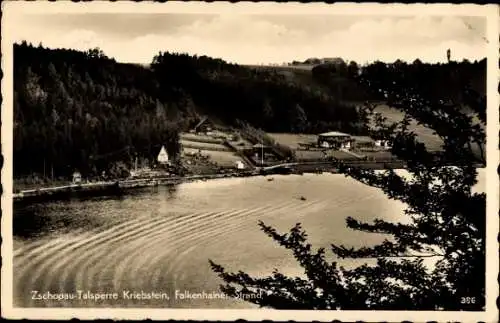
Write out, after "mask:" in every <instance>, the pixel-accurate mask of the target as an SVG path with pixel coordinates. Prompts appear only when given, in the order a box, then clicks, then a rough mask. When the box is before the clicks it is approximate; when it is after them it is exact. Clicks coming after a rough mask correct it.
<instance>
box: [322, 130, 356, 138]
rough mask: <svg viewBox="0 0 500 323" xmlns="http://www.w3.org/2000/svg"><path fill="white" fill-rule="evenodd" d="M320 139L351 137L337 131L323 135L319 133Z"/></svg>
mask: <svg viewBox="0 0 500 323" xmlns="http://www.w3.org/2000/svg"><path fill="white" fill-rule="evenodd" d="M319 136H320V137H350V136H351V135H349V134H347V133H343V132H338V131H330V132H325V133H320V134H319Z"/></svg>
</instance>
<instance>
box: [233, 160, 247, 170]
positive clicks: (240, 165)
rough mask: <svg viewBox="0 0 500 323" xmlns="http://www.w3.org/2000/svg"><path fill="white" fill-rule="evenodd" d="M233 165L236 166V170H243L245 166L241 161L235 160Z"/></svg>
mask: <svg viewBox="0 0 500 323" xmlns="http://www.w3.org/2000/svg"><path fill="white" fill-rule="evenodd" d="M235 164H236V169H245V164H244V163H243V162H242V161H241V160H237V161H236V162H235Z"/></svg>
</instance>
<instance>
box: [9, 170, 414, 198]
mask: <svg viewBox="0 0 500 323" xmlns="http://www.w3.org/2000/svg"><path fill="white" fill-rule="evenodd" d="M356 164H357V165H356V166H358V167H362V168H369V169H404V168H405V167H404V165H403V164H401V163H371V162H368V163H362V164H358V163H356ZM353 166H354V165H353ZM322 173H327V174H328V173H330V174H339V173H340V172H339V170H338V169H337V168H336V167H335V165H333V164H332V163H331V162H321V163H318V162H302V163H288V164H282V165H277V166H271V167H263V168H257V169H254V170H246V171H233V172H227V173H217V174H204V175H187V176H156V177H149V178H135V179H134V178H127V179H114V180H110V181H101V182H91V183H80V184H74V183H68V184H67V185H63V186H51V187H39V188H35V189H29V190H22V191H20V192H19V193H13V203H14V204H31V203H43V202H49V201H58V200H59V201H61V200H62V201H63V200H69V199H73V198H91V197H99V196H123V195H126V194H127V192H129V191H131V190H133V189H140V188H146V187H157V186H171V185H178V184H183V183H190V182H196V181H207V180H214V179H222V178H238V177H256V176H272V175H302V174H322Z"/></svg>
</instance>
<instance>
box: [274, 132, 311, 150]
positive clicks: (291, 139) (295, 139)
mask: <svg viewBox="0 0 500 323" xmlns="http://www.w3.org/2000/svg"><path fill="white" fill-rule="evenodd" d="M268 135H269V136H270V137H271V138H273V139H274V140H276V142H277V143H279V144H281V145H284V146H287V147H289V148H291V149H299V148H300V144H301V143H303V144H312V143H316V142H317V139H318V137H317V136H316V135H309V134H292V133H268Z"/></svg>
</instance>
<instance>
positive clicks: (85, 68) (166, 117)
mask: <svg viewBox="0 0 500 323" xmlns="http://www.w3.org/2000/svg"><path fill="white" fill-rule="evenodd" d="M157 93H158V83H157V82H156V81H155V79H154V77H152V73H151V72H150V71H148V70H146V69H144V68H141V67H138V66H134V65H127V64H117V63H116V62H115V61H114V60H112V59H109V58H107V57H106V56H104V54H103V53H102V52H99V51H98V50H94V51H89V52H86V53H82V52H78V51H73V50H66V49H58V50H50V49H45V48H42V47H31V46H28V45H26V44H22V45H16V46H15V47H14V161H15V162H14V174H15V176H21V175H27V174H31V173H32V172H36V173H39V174H43V173H44V172H46V173H47V174H49V171H50V172H51V170H52V169H53V170H54V172H55V176H67V175H69V174H71V172H73V171H74V170H75V169H79V170H80V171H81V172H83V173H84V174H89V173H96V172H99V171H102V170H109V169H110V168H112V167H113V164H114V162H116V161H125V162H129V161H130V159H131V157H132V154H133V153H134V151H137V152H138V153H140V154H144V155H151V154H154V153H157V150H159V148H158V146H159V145H160V144H166V145H167V146H168V149H169V150H170V151H171V152H174V151H175V150H176V147H177V146H178V139H177V137H178V128H179V123H178V120H179V118H175V116H172V115H170V114H169V112H170V110H169V108H168V107H166V106H165V104H164V103H162V102H161V101H160V100H158V98H157ZM127 147H131V149H128V148H127ZM44 170H45V171H44Z"/></svg>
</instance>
